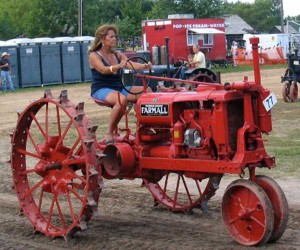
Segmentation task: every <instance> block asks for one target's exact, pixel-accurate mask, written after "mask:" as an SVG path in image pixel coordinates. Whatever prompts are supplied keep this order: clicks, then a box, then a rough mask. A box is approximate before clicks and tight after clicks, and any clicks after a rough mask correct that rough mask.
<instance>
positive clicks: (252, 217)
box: [250, 215, 266, 228]
mask: <svg viewBox="0 0 300 250" xmlns="http://www.w3.org/2000/svg"><path fill="white" fill-rule="evenodd" d="M250 219H251V220H253V221H255V222H256V223H257V224H258V225H259V226H261V227H262V228H265V226H266V225H265V224H264V223H261V222H260V221H259V220H258V219H257V218H255V217H254V216H252V215H251V216H250Z"/></svg>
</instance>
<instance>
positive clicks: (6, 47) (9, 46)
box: [0, 41, 20, 89]
mask: <svg viewBox="0 0 300 250" xmlns="http://www.w3.org/2000/svg"><path fill="white" fill-rule="evenodd" d="M3 52H7V53H8V54H9V55H10V56H9V61H10V66H11V78H12V81H13V83H14V88H15V89H18V88H19V83H20V82H19V67H18V46H17V45H16V44H15V43H13V42H4V41H1V42H0V55H1V54H2V53H3Z"/></svg>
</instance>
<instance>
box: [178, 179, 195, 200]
mask: <svg viewBox="0 0 300 250" xmlns="http://www.w3.org/2000/svg"><path fill="white" fill-rule="evenodd" d="M181 178H182V182H183V185H184V188H185V191H186V193H187V196H188V198H189V200H190V204H192V203H193V201H192V198H191V195H190V192H189V189H188V187H187V185H186V182H185V179H184V177H183V176H181Z"/></svg>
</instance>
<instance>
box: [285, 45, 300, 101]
mask: <svg viewBox="0 0 300 250" xmlns="http://www.w3.org/2000/svg"><path fill="white" fill-rule="evenodd" d="M287 57H288V68H287V70H286V71H285V74H284V76H282V77H281V82H282V83H283V87H282V97H283V100H284V101H285V102H289V101H290V102H294V101H296V100H297V98H298V85H297V83H299V82H300V56H299V55H298V49H295V53H294V54H288V55H287Z"/></svg>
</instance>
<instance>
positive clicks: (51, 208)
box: [46, 193, 56, 231]
mask: <svg viewBox="0 0 300 250" xmlns="http://www.w3.org/2000/svg"><path fill="white" fill-rule="evenodd" d="M55 200H56V195H55V194H54V193H53V195H52V201H51V205H50V210H49V214H48V218H47V224H46V230H47V231H48V230H49V226H50V222H51V218H52V214H53V208H54V203H55Z"/></svg>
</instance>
